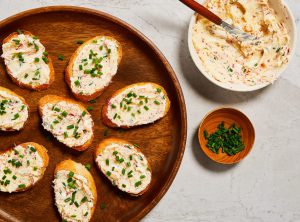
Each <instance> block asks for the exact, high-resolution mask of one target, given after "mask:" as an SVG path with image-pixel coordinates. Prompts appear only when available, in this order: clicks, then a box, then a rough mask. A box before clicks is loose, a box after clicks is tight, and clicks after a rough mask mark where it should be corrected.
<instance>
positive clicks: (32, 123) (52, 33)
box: [0, 6, 187, 222]
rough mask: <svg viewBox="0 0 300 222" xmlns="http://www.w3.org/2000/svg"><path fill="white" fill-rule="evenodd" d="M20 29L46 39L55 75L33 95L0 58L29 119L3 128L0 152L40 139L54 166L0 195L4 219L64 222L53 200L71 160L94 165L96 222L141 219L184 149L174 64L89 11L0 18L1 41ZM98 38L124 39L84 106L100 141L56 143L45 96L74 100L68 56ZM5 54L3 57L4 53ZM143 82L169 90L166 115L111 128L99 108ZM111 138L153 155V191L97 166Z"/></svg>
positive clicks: (53, 10)
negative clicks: (98, 153)
mask: <svg viewBox="0 0 300 222" xmlns="http://www.w3.org/2000/svg"><path fill="white" fill-rule="evenodd" d="M18 28H19V29H24V30H28V31H30V32H31V33H33V34H34V35H36V36H38V37H39V38H40V39H41V42H42V43H43V44H44V45H45V47H46V50H47V51H48V52H49V55H50V57H51V58H52V61H53V64H54V69H55V78H56V79H55V82H54V84H53V85H52V86H51V87H50V88H49V89H48V90H46V91H41V92H34V91H29V90H26V89H22V88H19V87H18V86H16V85H15V84H13V83H12V81H11V80H10V79H9V77H8V75H7V74H6V71H5V67H4V62H3V60H2V59H1V62H0V75H1V78H0V85H1V86H3V87H7V88H9V89H11V90H13V91H15V92H16V93H18V94H19V95H22V96H23V97H24V98H25V99H26V101H27V103H28V104H29V105H30V119H29V122H28V124H27V125H26V126H25V128H24V129H23V130H22V131H20V132H17V133H6V132H0V150H3V149H5V148H7V147H11V146H12V145H14V144H19V143H23V142H28V141H33V142H37V143H40V144H42V145H44V146H45V147H46V148H47V149H48V153H49V156H50V163H49V166H48V168H47V170H46V172H45V175H44V177H43V179H42V180H41V181H40V182H39V183H38V184H36V186H35V187H33V188H32V189H31V190H28V191H26V192H22V193H17V194H7V193H0V221H2V220H4V221H31V222H33V221H60V220H61V219H60V217H59V214H58V212H57V209H56V207H55V205H54V193H53V189H52V180H53V171H54V168H55V165H56V164H57V163H58V162H60V161H62V160H64V159H68V158H71V159H73V160H75V161H78V162H80V163H82V164H87V163H90V164H92V169H91V173H92V175H93V177H94V179H95V181H96V185H97V192H98V197H99V199H98V203H97V207H96V211H95V214H94V216H93V218H92V221H138V220H140V219H141V218H142V217H144V216H145V215H146V214H147V213H148V212H149V211H150V210H151V209H152V208H153V207H154V206H155V205H156V204H157V203H158V202H159V200H160V199H161V198H162V197H163V195H164V194H165V193H166V191H167V190H168V188H169V187H170V185H171V183H172V181H173V179H174V177H175V175H176V173H177V170H178V168H179V165H180V163H181V159H182V157H183V153H184V149H185V142H186V131H187V123H186V122H187V121H186V110H185V103H184V98H183V95H182V91H181V88H180V85H179V82H178V80H177V78H176V76H175V74H174V71H173V70H172V68H171V66H170V65H169V63H168V62H167V60H166V59H165V58H164V56H163V55H162V54H161V53H160V51H159V50H158V49H157V48H156V47H155V46H154V45H153V44H152V43H151V42H150V41H149V40H148V39H147V38H146V37H145V36H144V35H142V34H141V33H140V32H139V31H137V30H136V29H134V28H133V27H131V26H130V25H128V24H126V23H125V22H123V21H121V20H119V19H117V18H115V17H113V16H111V15H108V14H106V13H103V12H99V11H95V10H91V9H86V8H79V7H71V6H55V7H45V8H38V9H33V10H29V11H25V12H22V13H20V14H17V15H14V16H12V17H10V18H8V19H5V20H3V21H1V22H0V33H1V36H0V41H1V42H2V41H3V39H4V38H5V37H6V36H7V35H9V34H10V33H11V32H14V31H15V30H17V29H18ZM96 35H109V36H113V37H114V38H116V39H117V40H118V41H119V42H120V43H121V44H122V47H123V53H124V54H123V59H122V61H121V64H120V66H119V70H118V73H117V75H116V76H115V78H114V79H113V82H112V83H111V85H109V87H108V88H107V89H106V90H105V91H104V93H103V94H102V95H101V96H100V97H99V98H97V99H96V103H93V104H90V103H86V104H84V105H85V106H86V107H88V106H92V107H93V108H94V109H93V111H91V114H92V116H93V119H94V122H95V128H94V133H95V138H94V141H93V144H92V146H91V147H90V148H89V149H87V150H86V151H84V152H77V151H74V150H71V149H68V148H67V147H65V146H64V145H62V144H61V143H59V142H57V141H56V140H55V139H54V137H52V136H51V135H50V134H49V133H47V132H46V131H45V130H43V128H42V127H41V119H40V117H39V115H38V112H37V103H38V101H39V99H40V98H41V97H43V96H45V95H47V94H56V95H61V96H66V97H69V98H73V99H74V97H73V96H72V94H71V92H70V90H69V88H68V87H67V84H66V83H65V81H64V70H65V68H66V65H67V63H68V59H69V58H70V56H71V54H72V53H73V52H74V51H75V49H76V48H77V47H78V46H79V45H77V44H76V42H77V40H87V39H89V38H91V37H93V36H96ZM0 53H1V54H2V50H0ZM58 55H63V56H64V57H65V60H64V61H60V60H58ZM141 81H143V82H144V81H151V82H155V83H158V84H161V85H162V86H163V87H165V89H166V90H167V92H168V95H169V97H170V100H171V109H170V111H169V113H168V114H167V116H166V117H164V118H163V119H161V120H159V121H157V122H156V123H154V124H150V125H147V126H143V127H138V128H134V129H130V130H122V131H121V130H117V129H108V128H106V127H105V126H104V125H103V124H102V122H101V108H102V105H103V104H104V102H105V101H106V99H107V98H108V97H109V96H110V95H111V94H112V93H113V92H114V91H116V90H117V89H120V88H121V87H124V86H126V85H128V84H132V83H136V82H141ZM109 136H114V137H119V138H122V139H126V140H128V141H130V142H132V143H135V144H138V145H139V146H140V148H141V150H142V151H143V153H144V154H145V155H146V157H147V158H148V160H149V162H150V164H151V166H152V170H153V179H152V182H151V187H150V189H149V190H148V191H147V192H146V193H145V194H144V195H142V196H141V197H131V196H129V195H127V194H126V193H122V192H121V191H118V190H117V189H116V188H115V187H113V186H112V185H111V184H110V182H108V180H107V179H106V178H104V176H102V175H101V174H100V172H99V171H98V170H97V168H96V165H95V163H94V160H93V155H92V154H93V151H94V148H95V146H96V145H97V144H98V143H99V142H100V141H101V140H102V139H103V138H107V137H109ZM103 204H106V208H105V209H101V205H102V206H103ZM102 208H103V207H102Z"/></svg>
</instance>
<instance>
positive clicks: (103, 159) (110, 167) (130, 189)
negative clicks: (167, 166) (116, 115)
mask: <svg viewBox="0 0 300 222" xmlns="http://www.w3.org/2000/svg"><path fill="white" fill-rule="evenodd" d="M95 161H96V164H97V166H98V168H99V169H100V170H101V172H102V173H103V174H104V175H105V176H106V177H107V178H108V179H109V180H110V181H111V182H112V184H113V185H115V186H117V187H118V188H119V189H120V190H122V191H124V192H127V193H129V194H130V195H132V196H139V195H142V194H144V193H145V192H146V191H147V190H148V189H149V186H150V183H151V177H152V173H151V168H150V164H149V162H148V161H147V159H146V157H145V156H144V154H143V153H142V152H141V151H140V150H139V149H138V148H136V147H135V146H134V145H133V144H132V143H130V142H127V141H126V140H122V139H118V138H108V139H105V140H103V141H101V143H100V144H99V145H98V146H97V148H96V150H95Z"/></svg>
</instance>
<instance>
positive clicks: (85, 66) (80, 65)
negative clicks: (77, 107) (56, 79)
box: [65, 36, 122, 101]
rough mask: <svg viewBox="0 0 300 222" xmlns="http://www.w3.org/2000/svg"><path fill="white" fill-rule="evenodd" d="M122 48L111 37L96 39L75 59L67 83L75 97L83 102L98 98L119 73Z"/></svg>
mask: <svg viewBox="0 0 300 222" xmlns="http://www.w3.org/2000/svg"><path fill="white" fill-rule="evenodd" d="M121 58H122V47H121V44H120V43H119V42H118V41H117V40H116V39H114V38H112V37H109V36H96V37H94V38H92V39H90V40H88V41H86V42H85V43H83V44H82V45H81V46H80V47H79V48H78V49H77V50H76V51H75V53H74V54H73V55H72V57H71V59H70V61H69V65H68V67H67V69H66V75H65V79H66V82H67V83H68V85H69V87H70V88H71V90H72V93H73V94H74V96H75V97H76V98H77V99H79V100H82V101H89V100H92V99H95V98H96V97H98V96H99V95H100V94H101V93H102V92H103V90H104V89H105V88H106V87H107V86H108V85H109V83H110V82H111V80H112V78H113V77H114V75H115V74H116V73H117V70H118V66H119V63H120V62H121Z"/></svg>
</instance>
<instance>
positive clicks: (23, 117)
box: [0, 86, 29, 131]
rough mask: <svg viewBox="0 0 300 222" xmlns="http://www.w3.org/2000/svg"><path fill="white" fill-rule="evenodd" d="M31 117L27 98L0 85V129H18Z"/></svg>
mask: <svg viewBox="0 0 300 222" xmlns="http://www.w3.org/2000/svg"><path fill="white" fill-rule="evenodd" d="M28 118H29V106H28V105H27V103H26V102H25V99H24V98H23V97H21V96H19V95H18V94H16V93H14V92H13V91H11V90H9V89H7V88H4V87H1V86H0V130H2V131H18V130H21V129H23V128H24V126H25V124H26V122H27V121H28Z"/></svg>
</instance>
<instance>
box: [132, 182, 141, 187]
mask: <svg viewBox="0 0 300 222" xmlns="http://www.w3.org/2000/svg"><path fill="white" fill-rule="evenodd" d="M141 184H142V181H138V182H136V183H135V184H134V186H135V187H139V186H140V185H141Z"/></svg>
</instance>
